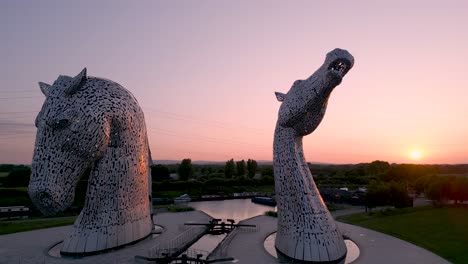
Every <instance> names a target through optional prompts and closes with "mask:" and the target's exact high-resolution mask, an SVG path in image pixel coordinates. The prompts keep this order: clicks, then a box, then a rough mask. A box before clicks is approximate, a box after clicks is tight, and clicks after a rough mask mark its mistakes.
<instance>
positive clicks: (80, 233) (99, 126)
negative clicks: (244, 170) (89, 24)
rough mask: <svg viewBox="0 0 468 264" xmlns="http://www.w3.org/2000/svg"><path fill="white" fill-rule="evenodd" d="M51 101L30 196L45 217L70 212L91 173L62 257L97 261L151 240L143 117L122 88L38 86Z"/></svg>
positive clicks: (93, 82)
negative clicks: (79, 185)
mask: <svg viewBox="0 0 468 264" xmlns="http://www.w3.org/2000/svg"><path fill="white" fill-rule="evenodd" d="M39 86H40V88H41V91H42V92H43V93H44V95H45V96H46V100H45V102H44V104H43V106H42V109H41V111H40V112H39V114H38V116H37V118H36V127H37V135H36V145H35V148H34V156H33V162H32V176H31V181H30V184H29V195H30V197H31V200H32V201H33V203H34V205H35V206H36V207H37V208H39V210H41V211H42V212H43V213H44V214H45V215H53V214H56V213H57V212H60V211H63V210H65V209H66V208H67V207H69V206H70V205H71V203H72V202H73V200H74V192H75V188H76V186H77V183H78V181H79V180H80V178H81V177H82V175H83V174H84V173H85V171H90V175H89V180H88V188H87V192H86V200H85V204H84V208H83V210H82V212H81V213H80V215H79V216H78V218H77V219H76V221H75V224H74V225H73V228H72V230H71V232H70V233H69V235H68V236H67V237H66V238H65V240H64V243H63V246H62V249H61V253H62V254H72V255H73V254H92V253H96V252H100V251H103V250H107V249H111V248H115V247H118V246H122V245H125V244H128V243H131V242H134V241H137V240H140V239H142V238H144V237H146V236H147V235H149V234H150V232H151V229H152V219H151V210H150V181H149V180H148V179H149V177H150V173H149V166H150V163H151V158H150V153H149V147H148V139H147V135H146V127H145V121H144V115H143V112H142V110H141V109H140V107H139V106H138V103H137V101H136V100H135V98H134V97H133V95H132V94H131V93H130V92H129V91H127V90H126V89H124V88H123V87H122V86H120V85H119V84H117V83H115V82H112V81H109V80H105V79H101V78H96V77H88V76H87V75H86V69H84V70H83V71H82V72H81V73H80V74H78V75H77V76H76V77H74V78H72V77H68V76H59V78H58V79H57V80H56V81H55V82H54V84H53V85H48V84H45V83H39Z"/></svg>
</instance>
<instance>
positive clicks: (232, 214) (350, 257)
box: [188, 199, 360, 264]
mask: <svg viewBox="0 0 468 264" xmlns="http://www.w3.org/2000/svg"><path fill="white" fill-rule="evenodd" d="M188 205H189V206H191V207H193V208H195V210H199V211H203V212H205V213H207V214H209V215H210V216H212V217H213V218H219V219H222V221H224V222H226V220H227V219H233V220H235V221H236V223H239V221H242V220H244V219H247V218H251V217H254V216H257V215H263V214H265V212H268V211H275V212H276V207H272V206H266V205H261V204H256V203H253V202H252V201H251V200H250V199H236V200H223V201H203V202H191V203H189V204H188ZM225 236H226V235H205V236H203V237H202V238H200V239H199V240H198V241H197V242H196V243H195V244H193V245H192V246H191V247H190V248H189V250H202V251H204V253H205V252H206V253H208V252H212V251H213V250H214V249H215V248H216V246H217V245H218V244H219V243H220V242H221V241H222V240H223V239H224V237H225ZM275 237H276V233H273V234H272V235H270V236H269V237H268V238H267V239H266V240H265V241H264V247H265V249H266V250H267V251H268V253H270V254H271V255H272V256H273V257H275V258H276V257H277V256H276V250H275V247H274V241H275ZM345 244H346V247H347V249H348V254H347V256H346V260H345V264H347V263H352V262H353V261H354V260H356V259H357V258H358V257H359V254H360V252H359V248H358V247H357V245H356V244H355V243H354V242H353V241H351V240H348V239H346V240H345ZM205 257H206V256H205ZM278 263H281V262H280V261H279V260H278Z"/></svg>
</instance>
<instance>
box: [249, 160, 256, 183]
mask: <svg viewBox="0 0 468 264" xmlns="http://www.w3.org/2000/svg"><path fill="white" fill-rule="evenodd" d="M256 172H257V162H256V161H255V160H251V159H248V160H247V175H248V176H249V178H250V179H252V178H253V177H254V176H255V173H256Z"/></svg>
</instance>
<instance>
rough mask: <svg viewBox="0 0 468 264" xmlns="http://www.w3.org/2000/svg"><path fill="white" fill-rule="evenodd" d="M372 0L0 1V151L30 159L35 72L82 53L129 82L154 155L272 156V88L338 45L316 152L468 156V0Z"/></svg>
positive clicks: (79, 62) (7, 158)
mask: <svg viewBox="0 0 468 264" xmlns="http://www.w3.org/2000/svg"><path fill="white" fill-rule="evenodd" d="M375 2H377V1H347V2H346V3H344V1H342V2H338V1H136V2H130V1H33V0H31V1H1V2H0V35H1V44H0V45H1V49H0V57H1V60H0V80H1V81H2V84H1V86H0V146H1V151H0V163H30V162H31V158H32V149H33V146H34V137H35V127H34V126H33V121H34V118H35V115H36V114H37V112H38V111H39V109H40V107H41V105H42V103H43V101H44V97H43V96H42V94H41V93H40V90H39V87H38V85H37V82H39V81H42V82H46V83H52V82H53V81H54V80H55V79H56V78H57V77H58V75H60V74H63V75H72V76H74V75H76V74H77V73H78V72H80V71H81V69H82V68H84V67H87V69H88V74H89V75H91V76H98V77H104V78H107V79H111V80H114V81H116V82H118V83H120V84H121V85H123V86H124V87H125V88H127V89H128V90H130V91H131V92H132V93H133V94H134V95H135V97H136V98H137V99H138V101H139V103H140V105H141V106H142V108H143V111H144V112H145V117H146V123H147V127H148V133H149V140H150V145H151V150H152V153H153V158H154V159H182V158H192V160H218V161H223V160H227V159H230V158H234V159H248V158H253V159H257V160H271V158H272V143H273V130H274V126H275V123H276V118H277V111H278V108H279V106H280V104H279V103H278V102H277V101H276V99H275V96H274V92H275V91H279V92H287V91H288V89H289V88H290V86H291V84H292V83H293V82H294V81H295V80H297V79H304V78H307V77H308V76H309V75H310V74H312V73H313V72H314V71H315V70H316V69H317V68H318V67H319V66H320V65H321V64H322V62H323V60H324V57H325V54H326V53H327V52H328V51H330V50H332V49H333V48H336V47H339V48H344V49H347V50H348V51H350V52H351V53H352V54H353V55H354V57H355V60H356V61H355V66H354V68H353V69H352V70H351V71H350V72H349V73H348V75H347V76H346V77H345V79H344V80H343V82H342V84H341V85H340V86H338V87H337V89H336V90H335V91H334V93H333V94H332V97H331V99H330V102H329V105H328V110H327V114H326V116H325V118H324V120H323V122H322V124H321V125H320V126H319V128H318V129H317V130H316V131H315V132H314V133H313V134H312V135H310V136H308V137H306V138H304V151H305V154H306V159H307V160H308V161H318V162H333V163H357V162H370V161H373V160H376V159H380V160H386V161H389V162H398V163H403V162H412V163H414V162H419V163H468V122H467V118H468V74H467V73H466V71H467V67H466V64H467V61H468V28H467V25H468V15H467V14H468V13H467V12H468V2H467V1H386V2H387V3H383V1H378V2H381V3H375ZM414 151H419V152H420V154H421V158H420V159H419V160H413V159H411V156H410V153H411V152H414Z"/></svg>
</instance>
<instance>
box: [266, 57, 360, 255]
mask: <svg viewBox="0 0 468 264" xmlns="http://www.w3.org/2000/svg"><path fill="white" fill-rule="evenodd" d="M353 63H354V58H353V57H352V56H351V54H349V53H348V52H347V51H345V50H340V49H335V50H333V51H331V52H330V53H328V54H327V58H326V60H325V63H324V64H323V65H322V67H320V68H319V69H318V70H317V71H316V72H315V73H314V74H313V75H312V76H310V77H309V78H307V79H306V80H298V81H296V82H294V84H293V86H292V88H291V90H290V91H289V92H288V93H287V94H282V93H276V96H277V99H278V100H279V101H281V102H283V103H282V105H281V107H280V110H279V113H278V122H277V124H276V129H275V139H274V146H273V167H274V174H275V190H276V200H277V203H278V232H277V234H276V240H275V247H276V249H277V250H278V251H279V252H280V253H281V254H280V256H285V257H286V258H287V259H294V260H300V261H305V262H307V263H341V262H342V261H344V258H345V257H346V245H345V244H344V241H343V237H342V236H341V235H340V232H339V230H338V229H337V227H336V225H335V222H334V220H333V217H332V216H331V214H330V212H329V211H328V209H327V207H326V205H325V204H324V202H323V200H322V197H321V196H320V193H319V192H318V189H317V187H316V186H315V183H314V181H313V179H312V175H311V173H310V170H309V167H308V165H307V162H306V161H305V159H304V152H303V150H302V137H303V136H305V135H308V134H310V133H312V132H313V131H314V130H315V129H316V128H317V126H318V125H319V124H320V122H321V121H322V118H323V116H324V115H325V110H326V107H327V101H328V97H329V96H330V94H331V92H332V90H333V89H334V88H335V87H336V86H337V85H338V84H340V83H341V80H342V78H343V76H344V75H345V74H346V73H347V72H348V70H349V69H350V68H351V67H352V66H353Z"/></svg>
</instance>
